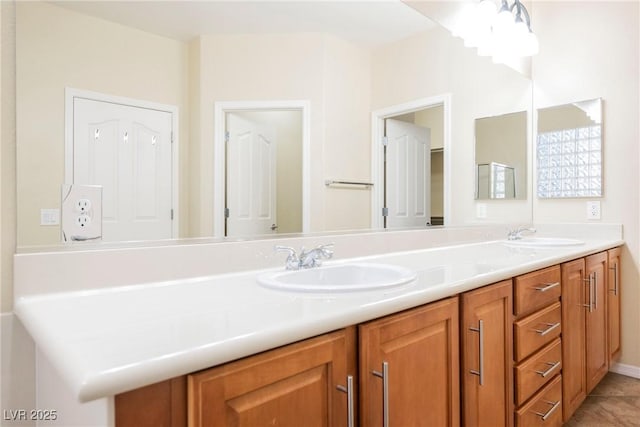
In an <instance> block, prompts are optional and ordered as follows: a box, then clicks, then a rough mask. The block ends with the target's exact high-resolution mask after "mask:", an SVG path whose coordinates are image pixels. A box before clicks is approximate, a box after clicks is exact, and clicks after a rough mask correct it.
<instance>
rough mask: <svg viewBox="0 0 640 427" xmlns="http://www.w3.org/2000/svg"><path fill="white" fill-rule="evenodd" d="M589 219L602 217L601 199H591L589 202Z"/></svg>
mask: <svg viewBox="0 0 640 427" xmlns="http://www.w3.org/2000/svg"><path fill="white" fill-rule="evenodd" d="M587 219H600V201H599V200H590V201H588V202H587Z"/></svg>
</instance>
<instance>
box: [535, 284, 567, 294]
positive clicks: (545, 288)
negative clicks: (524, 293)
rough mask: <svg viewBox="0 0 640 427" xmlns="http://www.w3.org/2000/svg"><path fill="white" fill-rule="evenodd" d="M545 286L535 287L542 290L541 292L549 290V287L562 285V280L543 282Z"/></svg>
mask: <svg viewBox="0 0 640 427" xmlns="http://www.w3.org/2000/svg"><path fill="white" fill-rule="evenodd" d="M543 285H544V286H536V287H535V288H533V289H535V290H536V291H540V292H547V291H548V290H549V289H553V288H555V287H556V286H560V282H553V283H543Z"/></svg>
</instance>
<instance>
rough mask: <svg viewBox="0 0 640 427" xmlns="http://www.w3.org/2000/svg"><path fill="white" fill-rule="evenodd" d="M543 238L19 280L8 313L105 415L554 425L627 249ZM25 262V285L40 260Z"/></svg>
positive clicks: (590, 357) (574, 393)
mask: <svg viewBox="0 0 640 427" xmlns="http://www.w3.org/2000/svg"><path fill="white" fill-rule="evenodd" d="M581 227H585V226H581ZM586 227H587V228H588V226H586ZM601 228H607V227H606V226H602V227H601ZM404 233H406V234H404V235H403V236H404V237H403V238H404V239H405V240H407V241H409V240H411V241H417V239H415V237H416V236H418V235H412V234H411V233H423V234H420V235H419V237H425V236H428V235H429V234H428V233H429V231H424V230H423V231H419V232H410V231H406V232H404ZM432 233H436V232H432ZM449 233H452V232H449ZM464 234H465V233H464V231H462V232H461V235H464ZM476 234H477V233H476ZM480 234H482V233H480ZM538 234H540V235H541V236H537V235H536V236H535V237H532V236H525V237H523V238H522V239H517V240H507V239H504V238H502V239H484V240H483V239H476V241H467V242H464V241H461V240H456V239H453V240H452V241H450V242H449V243H442V244H438V245H434V246H432V247H429V245H427V244H423V246H422V247H421V248H417V247H416V246H420V244H419V243H416V245H415V246H414V247H411V248H408V249H409V250H398V251H392V252H388V253H385V251H380V252H379V253H377V254H370V255H367V256H363V257H349V258H347V259H344V258H341V257H339V256H338V255H337V254H339V253H340V249H341V242H340V238H337V239H336V240H338V241H337V242H336V244H335V246H334V247H333V248H332V249H333V250H334V251H335V252H336V257H335V258H340V259H335V260H330V261H325V263H324V265H323V266H319V267H314V268H308V269H299V270H285V269H284V268H283V267H279V268H268V269H262V270H252V271H236V272H227V273H223V274H212V275H202V276H195V277H194V276H192V277H185V278H176V279H173V278H172V280H168V281H157V280H155V281H149V282H145V283H142V282H141V283H139V284H128V285H125V286H104V287H97V288H93V289H74V290H71V289H66V290H65V291H64V292H55V291H53V290H52V291H50V292H33V291H34V289H35V288H34V287H31V288H29V287H28V286H25V289H26V290H25V291H22V292H21V293H20V294H19V295H18V296H17V298H16V309H15V311H16V314H17V315H18V317H19V318H20V319H21V321H22V322H23V323H24V325H25V327H26V328H27V330H28V331H29V333H30V334H31V335H32V337H33V338H34V340H35V342H36V344H37V346H38V347H39V349H40V351H41V352H42V353H43V354H44V355H45V357H46V358H47V359H48V360H50V362H51V364H52V366H54V367H55V369H56V370H57V371H58V372H59V373H60V376H61V378H62V379H63V380H64V382H65V387H67V388H68V389H69V390H70V392H71V394H72V395H73V396H74V398H76V399H78V400H79V401H91V400H94V399H102V398H107V399H113V402H114V404H113V405H112V406H111V410H112V411H113V412H112V413H111V414H109V415H108V416H107V418H109V420H106V421H105V425H109V424H110V423H111V424H114V425H115V426H117V427H126V426H145V425H149V426H174V427H175V426H187V425H188V426H191V427H195V426H213V425H246V426H252V425H258V424H260V425H263V424H264V423H265V420H268V422H269V423H272V424H273V425H305V426H311V425H337V426H354V425H362V426H378V425H380V426H405V425H406V426H408V425H429V426H445V425H450V426H454V425H468V426H480V425H487V426H499V425H505V426H512V425H516V426H532V425H561V424H562V422H563V420H564V421H566V420H568V419H569V418H570V416H571V414H572V413H573V412H574V411H575V409H576V408H577V407H578V406H579V405H580V404H581V402H582V401H583V400H584V398H585V397H586V394H587V393H588V392H589V391H590V390H591V389H592V388H593V387H595V385H596V384H597V383H598V381H599V380H600V379H602V377H603V376H604V374H606V372H607V371H608V368H609V364H610V363H611V360H613V358H614V357H615V356H616V355H617V353H618V352H619V349H620V347H619V346H620V323H619V315H620V314H619V298H620V293H619V289H620V286H621V284H620V283H619V271H620V270H619V259H620V247H621V246H622V245H623V244H624V242H623V240H622V235H621V230H620V227H619V226H609V229H608V230H605V231H604V232H603V231H600V232H590V231H589V230H588V229H584V230H582V231H580V230H577V231H576V230H574V233H573V234H570V235H567V236H566V237H565V236H563V237H557V236H548V235H544V234H543V233H538ZM434 235H435V234H434ZM485 235H486V236H488V235H489V234H485ZM389 236H392V234H389ZM411 236H413V237H411ZM358 238H359V239H360V240H361V241H362V243H363V246H365V245H366V244H367V243H370V246H371V245H372V243H371V242H374V240H371V242H369V240H368V239H381V237H380V236H376V237H372V236H366V235H363V236H359V237H358V236H355V237H353V236H352V239H358ZM389 238H390V239H391V237H389ZM382 239H384V236H383V237H382ZM445 240H446V239H445ZM289 243H290V244H291V246H297V244H298V243H300V242H298V241H292V242H288V243H287V244H289ZM304 243H306V244H309V242H304ZM321 243H326V241H325V242H321ZM261 244H262V246H261V247H265V245H267V244H268V243H265V242H263V243H261ZM377 244H379V245H381V246H384V242H382V243H380V242H378V243H377ZM392 246H393V245H390V247H392ZM116 252H117V251H116ZM365 253H366V251H365ZM67 255H68V254H67ZM112 255H113V254H112ZM325 255H327V254H326V253H325ZM113 256H115V255H113ZM20 257H21V255H17V258H16V268H17V273H18V277H19V278H20V277H23V278H24V279H26V278H27V277H28V274H26V273H25V272H24V271H25V269H29V268H31V267H33V266H34V263H35V262H36V260H37V262H42V259H40V260H38V258H41V257H42V255H38V256H36V257H35V258H34V259H29V256H28V254H26V255H25V256H24V257H23V259H20ZM271 257H272V259H276V258H277V260H278V261H279V262H280V263H282V261H283V257H282V256H279V255H277V256H274V255H271ZM51 265H53V263H51ZM140 267H144V265H140ZM158 269H162V267H160V266H159V267H158ZM23 273H24V274H23ZM56 280H57V279H56ZM78 319H81V321H78ZM113 396H115V397H113Z"/></svg>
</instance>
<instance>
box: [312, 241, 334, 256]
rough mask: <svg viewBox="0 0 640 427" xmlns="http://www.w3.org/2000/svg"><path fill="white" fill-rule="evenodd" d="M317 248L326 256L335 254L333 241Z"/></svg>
mask: <svg viewBox="0 0 640 427" xmlns="http://www.w3.org/2000/svg"><path fill="white" fill-rule="evenodd" d="M316 249H317V250H318V251H319V252H320V253H321V254H322V256H324V257H325V258H331V257H332V256H333V243H327V244H325V245H320V246H318V247H316Z"/></svg>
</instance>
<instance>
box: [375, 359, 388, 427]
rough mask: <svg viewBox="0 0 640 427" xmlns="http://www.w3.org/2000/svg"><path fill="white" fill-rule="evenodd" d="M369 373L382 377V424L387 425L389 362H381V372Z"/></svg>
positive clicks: (385, 426) (386, 426)
mask: <svg viewBox="0 0 640 427" xmlns="http://www.w3.org/2000/svg"><path fill="white" fill-rule="evenodd" d="M371 373H372V374H373V375H375V376H376V377H378V378H382V426H383V427H389V362H382V372H379V371H372V372H371Z"/></svg>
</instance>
